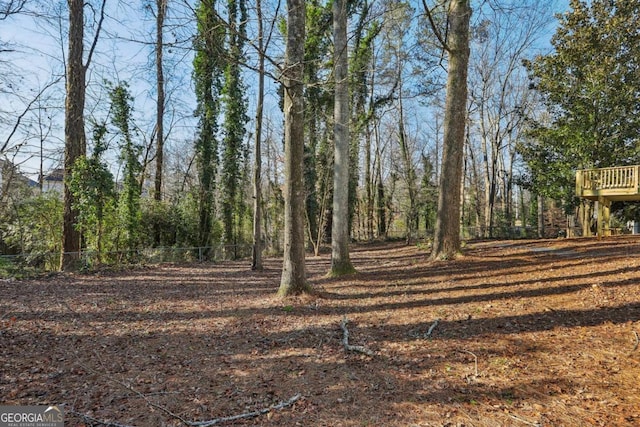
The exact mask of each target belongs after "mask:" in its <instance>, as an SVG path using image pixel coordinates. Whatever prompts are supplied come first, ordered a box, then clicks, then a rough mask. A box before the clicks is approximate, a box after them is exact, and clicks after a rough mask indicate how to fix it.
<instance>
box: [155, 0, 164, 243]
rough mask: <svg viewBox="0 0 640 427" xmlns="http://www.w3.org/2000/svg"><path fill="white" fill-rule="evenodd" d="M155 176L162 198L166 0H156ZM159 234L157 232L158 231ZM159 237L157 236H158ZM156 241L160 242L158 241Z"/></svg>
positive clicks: (159, 198) (156, 190) (159, 199)
mask: <svg viewBox="0 0 640 427" xmlns="http://www.w3.org/2000/svg"><path fill="white" fill-rule="evenodd" d="M156 9H157V14H158V15H157V16H156V80H157V81H156V85H157V91H158V98H157V99H156V138H157V149H156V176H155V183H154V184H155V192H154V199H155V200H157V201H161V200H162V169H163V162H164V70H163V68H162V67H163V65H164V64H163V55H162V54H163V44H164V42H163V35H164V17H165V13H166V11H167V0H156ZM158 234H159V233H158ZM158 237H159V236H158ZM157 243H160V242H159V241H158V242H157Z"/></svg>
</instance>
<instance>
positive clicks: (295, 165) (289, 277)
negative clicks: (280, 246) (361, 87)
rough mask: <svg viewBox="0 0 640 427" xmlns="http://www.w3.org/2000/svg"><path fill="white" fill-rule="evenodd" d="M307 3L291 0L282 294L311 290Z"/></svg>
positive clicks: (284, 76) (285, 75)
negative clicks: (307, 208) (306, 163)
mask: <svg viewBox="0 0 640 427" xmlns="http://www.w3.org/2000/svg"><path fill="white" fill-rule="evenodd" d="M305 15H306V13H305V2H304V0H287V46H286V54H285V65H284V70H283V73H282V83H283V86H284V179H285V183H284V185H285V188H284V261H283V265H282V277H281V279H280V288H279V289H278V295H279V296H282V297H284V296H288V295H295V294H300V293H303V292H311V287H310V286H309V284H308V283H307V281H306V277H305V253H304V241H305V236H304V207H305V204H304V176H303V173H302V172H303V171H302V163H303V160H304V159H303V156H304V93H303V92H304V91H303V89H304V87H303V81H302V79H303V76H304V39H305Z"/></svg>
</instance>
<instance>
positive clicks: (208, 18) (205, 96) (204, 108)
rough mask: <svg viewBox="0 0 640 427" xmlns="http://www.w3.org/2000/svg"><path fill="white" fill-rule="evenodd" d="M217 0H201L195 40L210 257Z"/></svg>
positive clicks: (203, 214)
mask: <svg viewBox="0 0 640 427" xmlns="http://www.w3.org/2000/svg"><path fill="white" fill-rule="evenodd" d="M214 7H215V1H214V0H201V1H200V3H199V5H198V9H197V11H196V21H197V25H198V34H197V37H196V40H195V42H194V43H195V51H196V53H195V58H194V60H193V68H194V70H193V77H194V80H195V90H196V99H197V101H198V107H197V110H196V115H197V116H198V118H199V123H198V136H197V139H196V147H195V148H196V161H197V165H198V178H199V185H200V187H199V197H198V210H199V237H198V245H199V246H201V247H204V248H207V249H205V252H204V255H205V257H208V255H209V251H210V249H209V248H210V246H211V243H212V242H211V237H212V236H211V233H212V227H213V213H214V200H213V195H214V189H215V178H216V171H217V168H218V141H217V132H218V114H219V112H220V101H219V96H220V92H221V89H220V87H221V81H220V76H221V74H222V72H223V71H222V70H223V69H222V64H221V58H222V57H223V55H222V54H223V46H224V27H223V26H222V25H221V22H220V19H219V18H218V15H217V14H216V11H215V9H214Z"/></svg>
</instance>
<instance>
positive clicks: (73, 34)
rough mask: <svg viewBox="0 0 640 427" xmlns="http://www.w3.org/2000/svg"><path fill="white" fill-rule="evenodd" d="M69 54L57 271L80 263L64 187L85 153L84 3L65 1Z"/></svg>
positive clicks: (77, 237)
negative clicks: (61, 222) (60, 238)
mask: <svg viewBox="0 0 640 427" xmlns="http://www.w3.org/2000/svg"><path fill="white" fill-rule="evenodd" d="M68 5H69V53H68V60H67V97H66V101H65V126H64V138H65V147H64V175H65V180H64V182H65V184H64V220H63V231H62V236H63V237H62V239H63V242H62V255H61V257H60V269H61V270H75V269H77V268H78V266H79V261H80V232H79V231H78V230H76V228H75V225H76V222H77V218H78V212H77V211H76V210H75V209H74V208H73V204H74V198H73V195H72V194H71V191H70V190H69V186H68V184H67V182H68V178H69V177H70V176H71V171H72V169H73V165H74V164H75V162H76V160H77V159H78V158H80V157H82V156H84V155H85V153H86V145H87V143H86V136H85V133H84V103H85V75H86V70H85V67H84V64H83V62H82V55H83V52H84V47H83V43H84V1H83V0H68Z"/></svg>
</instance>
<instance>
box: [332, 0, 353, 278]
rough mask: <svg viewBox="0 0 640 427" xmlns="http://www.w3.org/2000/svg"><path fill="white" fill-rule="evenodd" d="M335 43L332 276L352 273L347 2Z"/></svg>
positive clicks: (337, 11) (337, 14)
mask: <svg viewBox="0 0 640 427" xmlns="http://www.w3.org/2000/svg"><path fill="white" fill-rule="evenodd" d="M333 40H334V54H333V57H334V78H335V95H334V99H335V102H334V114H333V116H334V128H333V129H334V130H333V135H334V142H335V150H334V163H333V220H332V227H331V271H330V274H331V275H332V276H340V275H343V274H349V273H353V272H354V271H355V269H354V268H353V265H352V264H351V260H350V259H349V163H350V159H349V143H350V141H349V83H348V71H349V62H348V56H347V4H346V0H334V1H333Z"/></svg>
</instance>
